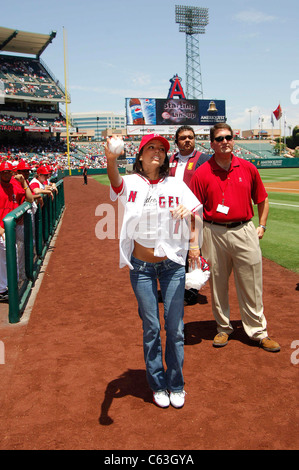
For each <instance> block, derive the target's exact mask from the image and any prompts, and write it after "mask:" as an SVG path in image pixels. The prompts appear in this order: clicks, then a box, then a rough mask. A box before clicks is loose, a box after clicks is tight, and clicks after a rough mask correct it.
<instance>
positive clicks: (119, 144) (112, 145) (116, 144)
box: [109, 137, 124, 155]
mask: <svg viewBox="0 0 299 470" xmlns="http://www.w3.org/2000/svg"><path fill="white" fill-rule="evenodd" d="M109 150H110V152H111V153H114V154H115V155H120V154H121V153H122V151H123V150H124V141H123V140H122V139H119V138H118V137H111V139H110V141H109Z"/></svg>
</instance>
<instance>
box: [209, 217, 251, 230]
mask: <svg viewBox="0 0 299 470" xmlns="http://www.w3.org/2000/svg"><path fill="white" fill-rule="evenodd" d="M250 220H251V219H250ZM250 220H241V221H240V222H231V223H230V224H220V223H219V222H213V220H204V222H207V223H208V224H211V225H220V226H221V227H226V228H235V227H239V225H244V224H247V222H250Z"/></svg>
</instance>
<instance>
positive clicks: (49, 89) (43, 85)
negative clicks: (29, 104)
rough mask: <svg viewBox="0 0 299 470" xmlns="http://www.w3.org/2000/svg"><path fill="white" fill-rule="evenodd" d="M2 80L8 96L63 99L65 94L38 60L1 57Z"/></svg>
mask: <svg viewBox="0 0 299 470" xmlns="http://www.w3.org/2000/svg"><path fill="white" fill-rule="evenodd" d="M0 80H2V82H3V83H4V86H5V90H4V91H5V93H6V94H7V95H19V96H27V95H29V96H32V97H38V98H48V99H49V98H50V99H63V97H64V94H63V91H62V90H61V89H60V87H59V86H58V84H57V83H55V81H54V80H53V79H52V78H51V76H50V75H49V74H48V73H47V71H46V70H45V69H44V67H43V66H42V64H41V63H40V62H39V60H38V59H31V58H28V59H27V58H24V57H22V58H19V57H14V56H9V55H1V56H0Z"/></svg>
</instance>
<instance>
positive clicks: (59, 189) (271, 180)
mask: <svg viewBox="0 0 299 470" xmlns="http://www.w3.org/2000/svg"><path fill="white" fill-rule="evenodd" d="M55 35H56V33H55V32H52V33H50V34H39V33H28V32H26V31H18V30H14V29H9V28H3V27H1V28H0V81H1V83H2V84H3V90H2V92H3V96H2V95H0V165H4V166H3V169H6V168H10V170H9V171H12V172H13V173H18V169H20V164H23V165H25V164H27V165H28V169H30V175H29V177H28V180H26V181H27V182H28V185H29V182H30V181H31V180H32V179H38V178H39V176H40V174H43V171H44V173H45V175H46V177H47V178H48V180H47V181H48V183H47V184H48V186H49V187H50V186H51V190H49V191H50V192H48V193H39V194H38V198H37V199H36V201H35V202H34V204H35V209H34V210H33V203H32V202H28V201H27V200H25V201H24V202H21V203H20V204H19V205H18V206H15V207H14V208H13V210H10V211H8V212H7V213H6V214H5V216H4V217H3V226H4V229H5V257H6V258H5V260H6V269H7V273H6V276H7V292H6V294H5V292H4V293H2V294H1V293H0V294H1V295H2V298H1V302H0V400H1V412H0V414H1V419H0V435H1V443H0V448H1V450H80V449H83V450H101V451H104V455H105V456H107V458H108V456H109V458H111V459H112V460H113V458H114V463H124V462H123V461H121V460H117V459H121V457H116V456H124V455H131V454H132V455H133V452H132V451H144V453H141V455H144V456H145V455H154V454H155V452H156V451H158V450H159V452H158V454H159V455H160V454H161V455H163V452H165V454H166V453H167V452H169V453H173V455H177V456H178V455H180V456H181V458H183V456H184V457H185V458H186V459H187V457H188V456H192V457H190V458H192V459H193V461H194V462H195V461H196V459H199V457H198V454H197V453H196V451H200V450H223V449H224V450H294V449H297V448H298V445H299V437H298V436H299V429H298V423H299V420H298V367H299V327H298V321H297V318H296V313H297V312H298V311H299V292H298V291H299V279H298V275H299V254H298V253H299V252H298V230H299V158H297V157H295V156H294V155H292V156H291V158H290V155H285V154H284V153H283V154H281V153H279V152H278V153H277V148H276V149H275V148H274V144H273V142H272V143H271V142H270V140H262V141H261V142H258V143H257V142H253V141H252V140H250V139H247V140H246V139H238V138H235V147H234V153H235V154H236V155H237V156H238V157H240V158H242V159H244V160H248V161H250V162H251V163H253V164H254V166H255V167H257V169H258V171H259V174H260V176H261V179H262V181H263V183H264V186H265V189H266V191H267V193H268V198H269V207H270V213H269V218H268V221H267V232H266V234H265V236H264V237H263V239H262V240H261V242H260V246H261V250H262V255H263V304H264V308H265V312H266V316H267V321H268V330H269V335H270V336H271V338H273V339H274V340H275V341H277V342H278V343H279V344H280V351H279V352H277V353H275V354H271V353H268V352H266V351H265V350H263V348H262V347H259V344H258V343H256V342H254V341H251V340H250V339H249V338H248V336H247V335H246V333H245V332H244V329H243V326H242V321H241V318H240V311H239V304H238V299H237V292H236V288H235V284H234V280H233V276H231V279H230V285H229V296H230V305H231V323H232V325H233V328H234V333H233V335H232V338H231V339H230V341H229V344H228V345H227V346H226V347H225V348H213V347H212V343H213V338H214V336H215V334H216V324H215V320H214V317H213V313H212V307H211V302H212V300H211V290H210V285H209V283H206V284H205V285H204V286H203V287H202V288H201V289H200V291H199V292H198V296H197V299H196V302H195V303H193V304H192V305H186V306H185V308H184V347H185V361H184V378H185V384H186V385H185V389H186V402H185V406H184V407H183V408H181V409H180V410H177V409H175V408H174V407H169V408H168V409H167V410H163V409H161V408H159V407H157V406H155V405H154V404H153V399H152V392H151V390H150V389H149V387H148V384H147V378H146V370H145V365H144V357H143V351H142V327H141V322H140V318H139V316H138V305H137V301H136V299H135V297H134V295H133V292H132V287H131V285H130V280H129V275H128V272H129V269H128V267H126V268H124V269H120V268H119V236H118V234H119V230H120V218H121V215H120V214H119V211H120V209H119V207H118V204H117V202H113V201H111V199H110V181H109V178H108V175H107V158H106V156H105V144H106V139H105V140H104V139H103V140H102V139H100V138H98V139H95V140H86V141H82V140H80V139H78V135H79V134H80V131H79V130H78V126H77V125H76V123H75V122H72V121H71V122H69V117H68V115H67V114H64V113H63V112H62V111H61V107H60V104H62V103H70V102H71V96H70V95H69V93H68V91H67V90H66V89H65V86H64V85H63V84H62V83H61V81H59V79H57V78H56V77H55V71H54V72H52V71H51V70H50V68H49V67H48V66H47V64H46V63H45V62H44V61H43V59H42V57H41V56H42V54H43V52H44V51H45V50H46V48H48V47H51V43H52V42H53V41H54V40H55ZM0 91H1V90H0ZM1 96H2V97H3V99H2V100H1ZM128 101H129V99H128ZM160 101H162V100H160ZM214 104H215V103H214ZM159 105H160V104H159ZM207 105H208V106H210V107H211V101H209V103H208V104H207ZM216 105H217V106H219V105H218V103H217V102H216ZM220 105H221V103H220ZM132 126H134V125H132ZM143 132H144V129H143ZM167 132H168V133H167V138H168V140H169V142H170V144H171V145H170V151H169V155H170V154H171V153H174V152H175V151H176V144H175V138H174V133H172V134H170V133H169V131H167ZM112 135H114V133H113V131H111V133H110V136H112ZM118 135H121V137H122V138H123V140H124V148H125V153H124V156H122V157H121V158H120V159H118V169H119V173H120V175H125V174H130V173H131V172H132V162H133V161H134V159H135V156H136V153H137V151H138V148H139V145H140V141H141V138H142V134H141V135H140V134H139V135H138V134H135V135H132V134H129V133H128V132H127V131H126V132H125V133H124V132H118ZM196 148H197V150H198V151H200V152H205V153H207V154H211V147H210V142H209V140H208V138H207V136H204V135H201V134H200V133H198V134H197V135H196ZM5 165H6V166H5ZM7 165H10V166H7ZM84 167H86V168H87V180H84V179H83V168H84ZM26 168H27V167H26ZM42 169H44V170H42ZM0 171H1V169H0ZM2 171H5V170H2ZM22 181H23V180H22ZM25 184H26V183H24V185H25ZM25 188H26V186H25ZM253 222H254V224H255V225H256V226H258V224H259V221H258V213H257V210H256V207H255V215H254V218H253ZM99 223H100V224H101V227H102V234H101V236H98V234H97V227H99V225H98V224H99ZM0 238H1V236H0ZM1 266H3V264H2V265H1ZM2 269H3V268H2ZM0 275H1V278H3V272H2V273H0ZM159 309H160V310H161V312H160V315H161V324H163V320H162V315H163V313H162V311H163V304H162V302H160V303H159ZM161 337H162V341H163V347H164V344H165V341H166V334H165V331H164V329H163V328H161ZM207 365H208V367H207ZM129 451H131V454H130V452H129ZM113 456H114V457H113ZM144 458H145V457H144ZM112 460H111V461H109V463H113V462H112ZM125 462H127V461H125ZM161 462H162V461H160V463H161ZM198 462H199V460H198ZM156 463H159V462H156Z"/></svg>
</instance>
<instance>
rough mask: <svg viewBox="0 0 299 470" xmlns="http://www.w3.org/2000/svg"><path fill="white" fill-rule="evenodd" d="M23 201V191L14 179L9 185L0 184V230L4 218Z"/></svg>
mask: <svg viewBox="0 0 299 470" xmlns="http://www.w3.org/2000/svg"><path fill="white" fill-rule="evenodd" d="M24 201H25V191H24V189H23V188H22V186H21V185H20V184H19V183H18V182H17V181H16V180H15V179H14V178H12V179H11V180H10V183H0V225H1V227H2V228H4V223H3V219H4V217H5V216H6V215H7V214H8V213H9V212H11V211H12V210H14V209H16V208H17V207H19V206H20V205H21V204H23V202H24Z"/></svg>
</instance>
